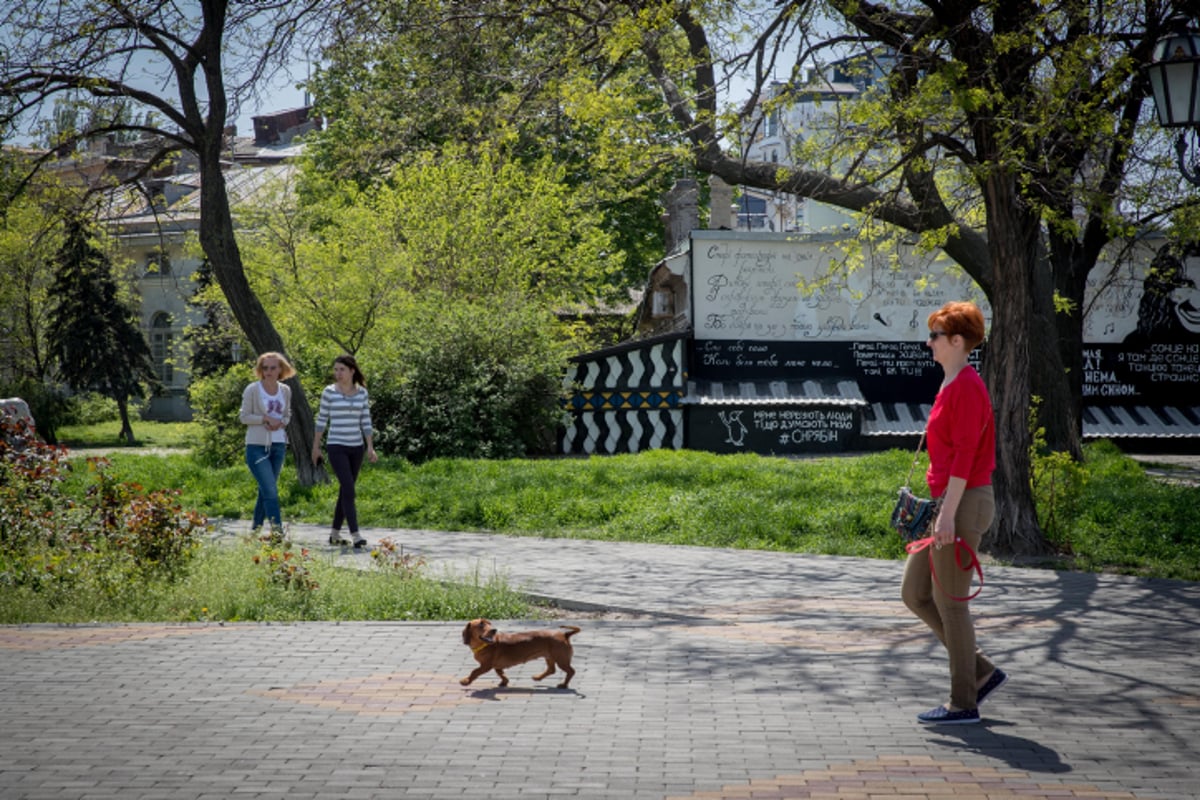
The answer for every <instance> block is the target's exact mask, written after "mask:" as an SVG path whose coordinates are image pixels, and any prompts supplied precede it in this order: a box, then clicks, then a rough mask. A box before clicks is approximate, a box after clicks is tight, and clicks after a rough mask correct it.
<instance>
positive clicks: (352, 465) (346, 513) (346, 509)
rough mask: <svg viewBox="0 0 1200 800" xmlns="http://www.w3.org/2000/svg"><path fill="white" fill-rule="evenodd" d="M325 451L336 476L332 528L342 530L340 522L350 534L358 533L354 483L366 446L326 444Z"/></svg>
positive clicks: (360, 467)
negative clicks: (336, 491)
mask: <svg viewBox="0 0 1200 800" xmlns="http://www.w3.org/2000/svg"><path fill="white" fill-rule="evenodd" d="M325 452H326V453H328V455H329V466H331V467H333V474H334V475H336V476H337V482H338V499H337V505H336V506H334V507H333V529H334V531H339V532H340V531H341V530H342V522H343V521H345V523H346V526H347V527H348V528H350V533H351V535H353V534H356V533H358V509H357V508H356V507H355V505H354V497H355V493H354V484H355V482H356V481H357V480H358V471H359V470H360V469H362V463H363V455H364V454H365V453H366V447H365V446H363V445H361V444H360V445H357V446H355V447H350V446H348V445H344V444H331V445H326V447H325Z"/></svg>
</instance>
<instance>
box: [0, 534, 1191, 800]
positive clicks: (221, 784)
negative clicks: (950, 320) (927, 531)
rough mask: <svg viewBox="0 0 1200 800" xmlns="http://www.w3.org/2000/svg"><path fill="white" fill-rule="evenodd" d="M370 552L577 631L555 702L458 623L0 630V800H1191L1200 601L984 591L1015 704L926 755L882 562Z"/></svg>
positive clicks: (914, 662) (1056, 576)
mask: <svg viewBox="0 0 1200 800" xmlns="http://www.w3.org/2000/svg"><path fill="white" fill-rule="evenodd" d="M241 524H242V525H243V526H244V523H241ZM365 533H366V534H367V535H368V538H369V539H371V540H372V541H375V540H377V539H378V538H381V537H384V536H389V537H392V538H393V539H395V540H397V541H398V542H400V543H401V544H402V545H403V546H404V548H405V551H406V552H413V553H415V554H419V555H421V556H423V557H424V558H426V559H427V560H428V561H429V563H430V565H431V568H432V569H441V568H442V565H443V564H444V565H445V566H446V567H447V568H450V569H453V570H454V571H455V572H456V573H457V574H463V573H464V572H465V571H479V572H480V573H482V574H483V575H485V576H486V575H489V574H491V573H493V572H499V573H502V574H504V575H506V576H507V578H508V579H509V580H510V581H511V582H512V583H514V584H516V585H521V586H524V587H526V588H527V589H528V590H530V591H531V592H533V593H536V594H538V595H542V596H546V597H552V598H557V599H558V600H559V601H560V602H561V603H562V604H563V605H565V606H566V607H568V609H574V612H572V611H570V610H568V611H567V612H566V617H567V618H566V619H564V620H560V621H561V622H577V623H578V624H579V625H580V626H581V627H582V628H583V631H582V633H580V634H579V635H577V636H576V637H575V638H574V643H575V667H576V669H577V670H578V672H577V674H576V676H575V678H574V680H573V681H572V684H571V688H570V689H569V690H558V689H555V688H553V684H552V683H551V682H547V684H548V685H540V684H535V683H534V682H533V681H532V680H530V677H531V676H532V675H533V674H534V672H535V669H536V668H537V666H538V665H537V664H527V665H524V666H521V667H516V668H513V669H512V670H510V671H509V677H510V679H511V680H512V683H511V684H510V685H509V687H508V688H506V689H500V688H498V687H497V681H496V679H495V676H494V675H485V676H484V677H482V678H480V679H479V680H478V681H476V683H475V684H473V685H472V686H470V687H465V688H464V687H462V686H460V685H459V684H458V678H461V677H462V676H464V675H466V674H467V672H468V671H469V670H470V668H471V667H472V666H473V664H474V661H473V659H472V657H471V653H470V651H469V650H468V649H467V648H466V647H464V646H463V644H462V640H461V637H460V632H461V630H462V623H461V622H446V623H348V624H327V623H306V624H295V625H258V624H244V625H219V624H194V625H128V626H121V625H101V626H73V627H57V626H27V627H0V669H2V670H3V674H4V676H5V681H6V685H5V687H4V690H3V692H0V721H2V722H0V798H4V800H9V798H30V799H31V800H32V799H33V798H53V799H54V800H59V799H60V798H122V800H125V799H128V798H171V800H202V799H206V798H288V799H289V800H301V799H303V798H327V797H328V798H425V799H426V800H442V799H443V798H444V799H446V800H463V798H468V799H470V798H487V799H488V800H504V799H505V798H614V799H615V798H621V799H625V798H639V799H642V798H644V799H645V800H666V799H667V798H671V799H673V800H699V799H700V798H704V799H705V800H732V799H733V798H739V799H742V798H746V799H749V798H817V797H821V798H850V799H854V798H863V799H866V798H901V797H902V798H907V800H914V798H1018V797H1021V798H1064V797H1088V798H1186V797H1197V796H1200V765H1198V760H1200V759H1198V757H1200V689H1198V688H1197V685H1198V684H1197V680H1198V679H1200V669H1198V667H1200V584H1190V583H1179V582H1167V581H1144V580H1135V579H1130V578H1122V577H1109V576H1103V577H1102V576H1096V575H1084V574H1073V573H1058V572H1052V571H1044V570H1033V569H1018V568H1003V567H989V568H987V583H986V585H985V587H984V591H983V594H982V596H981V597H980V598H979V599H978V600H976V601H975V602H974V603H973V607H974V609H975V612H976V615H977V623H978V629H979V633H980V640H981V644H982V645H983V646H984V647H986V649H987V650H988V652H989V653H990V654H991V655H992V656H993V657H994V658H995V659H996V660H997V661H998V662H999V663H1000V664H1002V665H1003V666H1004V668H1005V669H1006V670H1007V671H1008V672H1009V673H1010V674H1011V676H1012V678H1011V680H1010V682H1009V684H1008V685H1007V686H1005V687H1004V688H1003V689H1001V690H1000V691H999V692H997V694H996V695H995V697H994V699H992V700H991V701H989V703H988V704H987V705H986V706H985V707H984V722H983V724H981V725H975V726H957V727H926V726H921V725H919V724H918V723H917V722H916V720H915V718H914V717H915V714H916V713H917V712H919V711H924V710H925V709H927V708H928V707H930V706H932V705H935V704H936V703H938V702H939V701H941V700H942V699H943V696H944V693H945V692H946V690H947V677H946V667H945V659H944V656H943V654H942V653H941V652H940V648H939V646H937V645H936V643H935V642H934V641H933V640H932V638H931V636H930V635H929V634H928V633H926V632H925V631H924V630H923V629H922V628H921V626H920V625H919V624H918V623H915V622H914V621H913V620H912V619H911V618H910V617H909V616H908V614H907V612H906V611H905V609H904V608H903V606H902V605H901V604H900V603H899V601H898V600H897V597H896V595H897V585H898V581H899V577H900V565H899V564H898V563H896V562H882V561H867V560H860V559H850V558H831V557H812V556H798V555H782V554H773V553H762V552H746V551H731V550H711V549H699V548H675V547H661V546H655V545H638V544H608V543H598V542H586V541H571V540H542V539H521V538H511V537H503V536H487V535H477V534H462V533H435V532H423V531H381V530H367V531H365ZM293 535H294V536H295V538H297V539H301V540H305V541H308V542H310V543H312V544H313V545H314V546H316V547H319V548H325V549H328V548H327V545H323V544H322V542H323V538H324V535H325V534H324V531H323V530H321V529H319V528H316V527H314V526H303V525H301V526H297V527H296V528H294V530H293ZM339 558H345V559H346V560H347V561H349V562H352V563H359V564H365V563H366V562H367V559H368V556H367V555H365V554H347V555H344V556H339ZM597 608H610V609H618V610H621V611H622V612H624V613H620V614H610V615H606V616H600V617H598V616H597V615H596V614H594V613H590V612H592V611H594V610H595V609H597ZM572 613H575V614H576V615H577V616H578V619H572V618H571V617H572ZM560 621H554V622H552V623H549V624H551V625H553V624H558V622H560ZM534 624H536V623H529V622H522V621H506V622H504V623H502V625H501V627H503V628H508V629H516V628H522V627H530V626H532V625H534ZM540 626H543V624H539V627H540Z"/></svg>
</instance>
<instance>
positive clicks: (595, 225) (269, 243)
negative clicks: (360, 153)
mask: <svg viewBox="0 0 1200 800" xmlns="http://www.w3.org/2000/svg"><path fill="white" fill-rule="evenodd" d="M563 171H564V170H563V168H562V167H561V166H559V165H557V164H555V163H553V162H552V161H551V159H549V158H548V157H544V158H542V159H541V160H539V161H536V162H532V163H528V164H526V163H518V162H514V161H512V160H505V159H504V158H503V157H502V156H500V155H495V154H492V153H490V152H489V151H488V147H487V146H480V147H479V148H477V149H476V150H475V151H474V152H469V153H468V152H467V151H466V149H465V148H463V147H461V146H446V147H445V148H444V149H443V150H442V152H441V153H440V154H438V155H434V154H424V155H422V156H420V157H419V158H416V159H414V160H413V162H412V163H409V164H405V165H401V166H397V167H395V168H393V169H392V170H391V171H390V172H389V176H388V179H387V181H386V182H384V183H381V184H379V185H376V186H373V187H368V188H366V189H362V188H360V187H358V186H357V184H355V183H352V182H349V181H340V182H339V181H333V180H331V179H326V178H323V177H321V176H319V175H318V176H312V177H310V178H309V179H308V185H307V188H306V189H305V190H304V191H302V192H300V196H301V197H303V198H306V199H307V201H306V202H302V203H301V204H300V205H299V206H297V205H295V204H294V203H289V202H288V201H287V198H288V197H290V196H292V193H291V192H288V191H286V187H281V190H283V191H281V192H280V194H279V195H278V196H277V197H276V198H275V200H274V201H272V202H264V203H263V204H262V205H261V206H259V207H258V208H257V209H256V210H255V211H253V212H249V213H247V214H245V215H244V216H241V217H239V219H240V220H241V222H242V225H241V228H242V234H241V237H242V247H243V250H244V251H245V253H246V263H247V265H248V267H247V269H248V272H249V274H250V276H251V280H252V283H253V286H254V289H255V291H256V292H257V294H258V295H259V296H260V297H263V298H269V299H268V300H267V305H268V308H269V310H270V313H271V315H272V317H273V318H275V319H277V320H278V324H279V325H280V329H281V330H282V331H283V332H284V333H285V335H286V336H287V338H288V340H289V341H291V342H293V343H294V344H293V346H294V348H296V349H297V350H298V352H301V353H302V354H303V355H304V356H305V358H306V359H307V360H308V362H309V363H312V362H314V361H315V362H317V363H322V364H325V363H328V362H329V361H330V360H331V359H332V358H333V356H335V355H337V352H338V351H345V352H349V353H355V354H359V353H361V354H362V356H363V357H364V358H366V360H367V363H370V362H371V361H372V360H373V359H377V358H379V354H384V353H386V354H388V355H387V359H388V360H392V359H395V360H403V358H404V357H405V356H404V354H403V353H402V352H397V351H396V344H395V343H396V341H397V337H396V331H397V328H398V326H401V325H403V324H405V318H406V317H407V316H409V315H411V314H413V313H417V312H414V311H413V310H412V304H413V302H414V301H423V300H425V299H426V298H429V297H435V298H437V299H438V302H441V303H444V304H447V305H454V304H461V303H466V304H472V303H485V302H500V300H499V298H505V302H510V303H516V304H520V305H534V306H537V307H539V308H542V309H543V310H546V311H560V310H564V309H575V308H577V307H580V306H589V305H590V304H592V303H594V302H596V299H597V297H599V296H601V295H603V294H604V292H605V291H606V288H607V287H609V286H611V283H612V281H613V273H614V272H615V271H616V270H617V265H618V264H619V263H620V260H621V259H620V253H619V251H617V250H616V249H615V247H614V246H613V242H612V237H611V236H609V235H608V234H607V233H606V232H605V230H604V228H603V226H602V224H601V223H602V217H601V215H600V213H599V212H598V211H596V210H595V209H594V208H593V207H592V206H591V205H590V203H589V199H588V198H587V196H585V195H584V196H581V195H583V193H581V192H580V191H578V190H577V189H574V188H572V187H570V186H568V185H567V184H566V182H565V180H564V176H563ZM373 354H375V355H373ZM376 363H379V362H378V361H377V362H376Z"/></svg>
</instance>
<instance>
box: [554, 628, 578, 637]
mask: <svg viewBox="0 0 1200 800" xmlns="http://www.w3.org/2000/svg"><path fill="white" fill-rule="evenodd" d="M558 627H560V628H562V629H563V630H564V631H566V634H565V636H566V638H568V639H570V638H571V637H572V636H574V635H575V634H577V633H579V631H580V630H581V629H580V628H576V627H575V626H574V625H559V626H558Z"/></svg>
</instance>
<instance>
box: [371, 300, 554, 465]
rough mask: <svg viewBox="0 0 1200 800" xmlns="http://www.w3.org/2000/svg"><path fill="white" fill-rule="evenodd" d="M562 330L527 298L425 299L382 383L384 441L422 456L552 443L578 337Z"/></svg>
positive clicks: (547, 447) (484, 454)
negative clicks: (571, 342)
mask: <svg viewBox="0 0 1200 800" xmlns="http://www.w3.org/2000/svg"><path fill="white" fill-rule="evenodd" d="M556 331H557V327H556V325H555V322H554V320H553V318H552V317H549V315H548V314H546V313H545V312H541V311H538V310H537V309H536V308H535V307H533V306H524V305H522V304H521V303H520V300H519V298H513V299H512V300H510V301H508V302H506V301H505V300H503V299H502V298H497V300H494V301H492V302H489V303H487V304H481V303H464V302H455V301H452V300H451V299H450V298H444V299H442V300H439V301H437V302H432V301H431V302H429V303H427V304H424V305H422V306H418V307H417V308H416V309H415V311H414V313H413V314H411V315H410V316H409V317H408V318H407V319H406V320H405V322H404V324H403V326H402V327H401V328H400V330H399V332H398V335H397V339H396V341H395V343H394V346H395V348H396V349H395V352H396V354H397V357H396V358H395V359H394V360H393V361H391V362H390V369H388V370H386V371H385V372H383V373H382V374H381V375H380V377H381V378H382V380H379V381H376V382H375V383H373V385H372V395H371V396H372V398H373V400H372V402H373V411H372V417H373V421H374V423H375V426H376V429H377V431H376V439H375V441H376V444H377V446H378V447H380V448H381V449H382V450H383V451H384V452H388V453H393V454H396V455H400V456H403V457H404V458H407V459H410V460H412V461H418V462H420V461H427V460H429V459H432V458H440V457H446V456H460V457H465V458H511V457H516V456H522V455H529V454H540V453H547V452H550V451H551V450H552V448H553V443H554V436H555V433H556V431H557V428H558V425H559V423H560V421H561V417H562V408H561V400H560V395H561V382H562V377H561V376H562V365H563V364H564V363H565V360H566V355H567V347H568V342H567V341H566V340H565V339H564V338H562V337H561V335H558V334H557V333H556Z"/></svg>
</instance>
